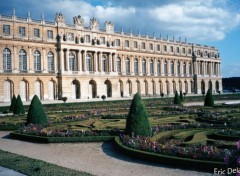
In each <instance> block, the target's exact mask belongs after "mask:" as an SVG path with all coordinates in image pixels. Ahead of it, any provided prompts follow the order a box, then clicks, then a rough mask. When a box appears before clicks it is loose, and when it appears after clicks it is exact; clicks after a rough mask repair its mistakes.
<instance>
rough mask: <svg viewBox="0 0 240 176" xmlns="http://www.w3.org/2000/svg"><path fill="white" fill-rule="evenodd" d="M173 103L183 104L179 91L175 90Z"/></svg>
mask: <svg viewBox="0 0 240 176" xmlns="http://www.w3.org/2000/svg"><path fill="white" fill-rule="evenodd" d="M173 103H174V104H175V105H181V104H182V103H181V100H180V98H179V95H178V92H177V91H176V92H175V96H174V101H173Z"/></svg>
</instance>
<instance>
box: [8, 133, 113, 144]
mask: <svg viewBox="0 0 240 176" xmlns="http://www.w3.org/2000/svg"><path fill="white" fill-rule="evenodd" d="M10 137H12V138H14V139H19V140H24V141H30V142H37V143H74V142H105V141H110V140H112V139H114V136H81V137H44V136H35V135H28V134H21V133H16V132H11V133H10Z"/></svg>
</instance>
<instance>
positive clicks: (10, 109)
mask: <svg viewBox="0 0 240 176" xmlns="http://www.w3.org/2000/svg"><path fill="white" fill-rule="evenodd" d="M16 102H17V98H16V96H15V95H13V97H12V100H11V105H10V107H9V111H14V108H15V106H16Z"/></svg>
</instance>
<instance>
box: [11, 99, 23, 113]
mask: <svg viewBox="0 0 240 176" xmlns="http://www.w3.org/2000/svg"><path fill="white" fill-rule="evenodd" d="M13 114H17V115H24V114H25V110H24V107H23V103H22V99H21V97H20V95H18V96H17V100H16V104H15V107H14V109H13Z"/></svg>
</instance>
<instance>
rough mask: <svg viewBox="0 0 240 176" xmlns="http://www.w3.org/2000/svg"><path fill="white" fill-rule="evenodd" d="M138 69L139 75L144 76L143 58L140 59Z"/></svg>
mask: <svg viewBox="0 0 240 176" xmlns="http://www.w3.org/2000/svg"><path fill="white" fill-rule="evenodd" d="M138 69H139V75H140V76H142V58H141V57H139V58H138Z"/></svg>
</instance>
